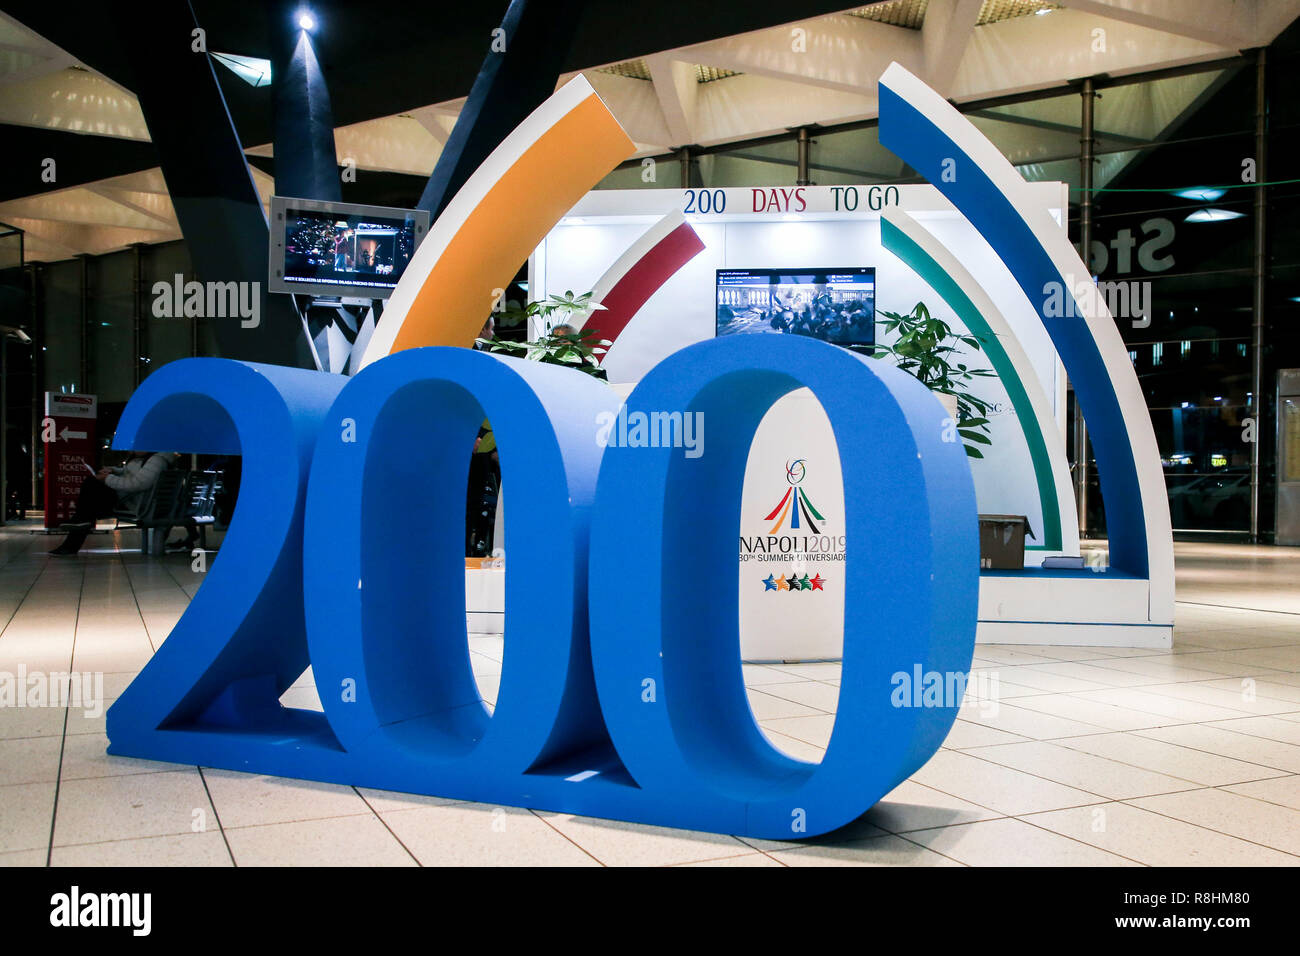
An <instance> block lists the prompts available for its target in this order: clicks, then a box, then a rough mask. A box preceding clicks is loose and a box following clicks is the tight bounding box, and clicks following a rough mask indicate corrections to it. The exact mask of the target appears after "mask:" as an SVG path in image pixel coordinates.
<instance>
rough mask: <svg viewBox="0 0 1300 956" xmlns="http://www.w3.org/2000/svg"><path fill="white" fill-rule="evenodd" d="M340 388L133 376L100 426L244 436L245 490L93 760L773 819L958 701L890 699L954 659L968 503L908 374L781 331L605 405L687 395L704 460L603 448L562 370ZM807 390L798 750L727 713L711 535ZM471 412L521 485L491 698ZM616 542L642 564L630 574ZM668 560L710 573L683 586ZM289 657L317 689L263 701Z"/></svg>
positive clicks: (820, 799)
mask: <svg viewBox="0 0 1300 956" xmlns="http://www.w3.org/2000/svg"><path fill="white" fill-rule="evenodd" d="M344 382H345V380H344V379H342V378H340V377H338V376H334V375H330V374H328V373H324V372H309V371H301V370H295V369H286V368H279V367H275V366H260V365H253V364H248V363H241V362H233V361H227V360H221V359H188V360H183V361H180V362H176V363H173V364H172V365H169V366H167V367H166V368H163V369H161V370H160V371H158V372H156V373H155V374H154V375H152V376H150V378H149V379H148V380H147V381H146V382H145V383H144V384H143V385H142V386H141V387H140V389H139V390H138V391H137V392H136V394H135V395H134V396H133V398H132V399H131V402H130V404H129V406H128V407H127V410H126V412H125V414H124V415H123V417H122V421H121V424H120V425H119V428H118V433H117V439H116V440H117V444H118V445H120V446H122V447H130V448H180V449H184V450H186V451H193V452H208V453H226V454H242V455H243V458H244V461H245V465H244V487H243V491H242V493H241V500H240V504H239V511H238V513H237V515H236V517H235V520H234V522H233V523H232V525H231V528H230V532H229V534H228V536H227V538H226V541H225V545H224V547H223V549H222V557H221V560H220V561H219V562H217V563H216V564H215V565H214V566H213V569H212V571H211V572H210V573H209V575H208V580H207V581H206V582H205V584H204V586H203V587H202V588H201V589H200V590H199V592H198V594H197V595H196V596H195V598H194V600H193V602H192V603H191V604H190V607H189V609H188V610H187V611H186V613H185V615H184V616H183V617H182V618H181V620H180V622H179V623H178V624H177V625H176V628H175V630H174V631H173V632H172V634H171V636H170V637H169V638H168V639H167V641H166V642H165V643H164V644H163V645H162V646H161V647H160V648H159V650H158V653H157V654H156V655H155V656H154V657H153V659H152V660H151V661H150V662H149V664H148V665H147V666H146V667H145V668H144V670H143V671H142V672H141V673H140V676H139V677H137V678H136V680H135V682H134V683H132V685H131V686H130V687H129V688H128V689H127V690H126V692H125V693H124V694H123V695H122V697H121V698H120V699H119V700H118V701H117V703H116V704H114V706H113V707H112V708H111V709H110V710H109V714H108V734H109V738H110V741H111V744H110V747H109V751H110V753H116V754H127V755H131V756H136V757H149V758H153V759H157V760H171V761H176V762H183V763H191V764H194V763H197V764H202V765H204V766H211V767H222V768H227V769H232V770H248V771H253V772H258V773H269V774H276V775H280V776H290V777H303V778H308V779H314V780H325V781H333V782H337V783H348V784H357V785H365V786H370V787H379V788H384V789H391V790H401V791H408V792H419V793H432V794H437V795H440V796H446V797H454V798H460V799H466V800H478V801H483V802H490V803H496V804H503V803H504V804H512V805H522V806H529V807H536V808H545V809H552V810H563V811H568V812H574V813H582V814H588V815H594V816H604V817H613V818H618V819H625V820H636V821H641V822H647V823H656V824H662V825H666V826H677V827H688V828H694V829H703V830H714V831H719V832H727V833H736V834H744V835H749V836H755V837H766V838H780V837H784V838H787V839H788V838H790V837H792V836H794V837H800V836H811V835H815V834H818V833H823V832H826V831H829V830H833V829H835V828H837V827H839V826H842V825H844V824H845V823H848V822H849V821H851V820H853V819H854V818H856V817H857V816H859V815H860V814H861V813H863V812H864V811H865V810H867V809H868V808H869V807H870V806H871V805H872V804H874V803H875V802H876V801H877V800H879V799H880V797H882V796H883V795H885V794H886V793H888V792H889V791H890V790H891V789H893V788H894V787H895V786H897V785H898V784H899V783H900V782H902V781H903V780H904V779H906V778H907V777H908V776H909V775H910V774H911V773H912V772H914V771H915V770H916V769H917V768H918V767H920V765H921V764H922V763H924V761H925V760H926V759H928V758H929V756H930V755H931V754H933V753H934V751H935V750H937V749H938V747H939V745H940V743H941V742H942V740H943V738H944V737H945V736H946V734H947V732H948V730H949V728H950V727H951V725H952V721H953V720H954V718H955V716H956V713H957V707H958V705H959V704H960V703H961V701H960V699H959V698H958V699H953V698H952V697H951V696H948V697H939V698H936V699H933V700H932V699H930V698H929V697H927V699H926V704H927V705H928V706H916V707H914V706H901V707H900V706H895V704H896V703H897V700H896V699H894V698H893V691H894V689H895V685H894V680H893V679H894V675H896V674H898V673H904V674H908V675H911V674H913V673H915V672H916V670H917V668H919V669H920V672H921V673H924V674H925V675H927V676H930V675H936V676H937V679H938V681H939V682H943V681H944V679H945V678H950V677H951V676H952V675H958V674H963V673H964V672H965V671H967V670H968V669H969V667H970V661H971V654H972V650H973V647H974V634H975V606H976V599H977V588H978V581H977V567H978V560H977V542H976V524H975V495H974V488H973V485H972V482H971V478H970V472H969V470H968V468H967V465H966V461H965V455H964V453H963V451H962V447H961V445H960V444H959V443H955V442H944V441H943V440H942V435H943V427H942V423H943V419H944V415H945V412H944V410H943V408H942V406H941V405H940V404H939V403H938V402H937V401H936V400H935V399H934V398H933V396H931V395H930V394H929V392H928V391H927V390H926V389H925V388H924V387H923V386H922V385H920V384H919V383H918V382H917V381H916V380H915V379H913V378H911V377H910V376H908V375H906V374H905V373H903V372H899V371H897V370H896V369H893V368H890V367H887V366H884V365H882V364H881V363H877V362H874V361H871V360H868V359H865V358H862V357H860V356H858V355H855V354H853V353H850V352H846V351H843V350H840V349H838V348H836V347H834V346H831V345H827V344H824V343H821V342H817V341H813V340H810V339H799V338H795V337H786V336H779V337H777V336H753V337H741V338H739V339H735V340H715V341H709V342H705V343H701V344H699V345H694V346H691V347H690V348H687V349H684V350H682V351H681V352H678V353H677V354H675V355H673V356H671V357H670V358H668V359H667V360H665V361H664V362H663V363H661V364H660V365H659V366H658V367H656V368H655V369H653V370H652V371H651V372H650V374H649V375H647V376H646V377H645V379H644V380H642V382H641V383H640V384H639V385H638V386H637V387H636V389H635V390H634V391H633V392H632V394H631V395H630V396H629V398H628V400H627V403H628V406H629V409H630V410H631V411H636V410H640V411H644V412H647V413H648V412H652V411H680V412H682V413H693V412H701V413H703V415H704V421H705V422H706V427H707V431H706V434H707V443H706V445H705V449H704V454H703V455H701V456H699V457H698V458H687V457H685V455H684V454H683V451H682V450H681V449H675V448H668V447H665V448H641V447H636V448H631V447H609V448H605V449H603V450H602V449H601V447H600V446H599V445H598V444H597V442H596V431H597V428H598V424H597V422H598V415H599V414H600V413H601V412H609V411H613V410H615V409H616V408H617V405H618V402H617V399H616V398H615V397H614V396H613V393H611V392H610V391H609V390H608V389H607V388H606V387H605V386H604V385H602V384H601V383H599V382H597V381H595V380H593V379H590V378H589V377H587V376H584V375H581V374H576V373H573V372H571V371H569V370H567V369H562V368H557V367H552V366H546V365H541V364H539V363H532V362H525V361H518V360H513V359H503V358H498V357H496V356H494V355H488V354H484V353H480V352H472V351H469V350H465V349H455V348H421V349H411V350H407V351H404V352H400V353H398V354H395V355H392V356H389V357H387V358H385V359H382V360H380V361H378V362H375V363H373V364H372V365H370V366H369V367H367V368H366V369H364V370H363V371H362V372H361V373H360V374H358V375H357V376H356V377H355V378H353V379H350V380H346V384H344ZM803 386H807V387H809V388H811V389H812V390H813V392H814V393H815V394H816V395H817V397H818V398H819V399H820V401H821V403H822V405H823V406H824V408H825V409H826V413H827V416H828V417H829V419H830V421H831V425H832V427H833V429H834V432H835V437H836V440H837V443H838V444H839V448H840V458H841V462H842V466H843V470H844V499H845V511H846V515H845V524H846V527H847V533H848V535H849V537H850V539H851V540H852V541H853V542H854V547H855V553H856V554H857V555H858V557H856V558H855V559H854V560H852V561H850V562H849V563H848V565H847V568H846V573H847V582H846V592H845V602H846V614H845V620H846V624H845V632H844V671H843V682H842V685H841V689H840V703H839V712H838V715H837V717H836V721H835V729H834V733H833V735H832V737H831V740H830V744H829V747H828V749H827V751H826V756H825V758H824V759H823V760H822V761H821V763H820V764H812V763H806V762H804V761H800V760H795V759H792V758H790V757H787V756H785V755H784V754H782V753H780V752H779V751H777V750H775V749H774V748H773V747H772V746H771V745H770V744H769V743H768V742H767V741H766V740H765V739H764V737H763V736H762V734H761V732H760V731H759V728H758V726H757V725H756V724H755V722H754V718H753V716H752V714H751V713H750V711H749V707H748V703H747V701H746V698H745V691H744V684H743V681H742V677H741V668H740V656H739V635H738V614H737V586H736V579H735V574H736V573H737V572H736V564H735V561H734V555H732V554H731V553H730V552H729V551H728V546H729V544H730V542H731V540H732V537H733V536H734V533H735V529H736V527H737V525H738V522H739V508H740V491H741V478H742V474H743V470H744V464H745V459H746V455H747V452H748V448H749V443H750V440H751V438H752V436H753V433H754V430H755V428H756V427H757V425H758V422H759V419H760V418H761V417H762V415H763V413H764V412H765V411H766V409H767V408H768V407H770V406H771V404H772V403H773V402H774V401H776V399H778V398H779V397H781V396H782V395H783V394H785V393H787V392H789V391H791V390H793V389H795V388H799V387H803ZM485 416H486V417H488V418H490V419H491V420H492V423H493V427H494V429H495V430H496V434H497V436H498V439H499V442H500V453H501V461H502V469H503V471H505V472H506V473H514V474H527V475H529V477H530V486H531V487H530V491H529V493H528V495H527V497H526V499H525V497H520V498H519V499H517V500H518V501H519V504H517V505H512V507H511V510H510V516H509V519H508V521H509V524H508V527H507V532H506V533H507V536H508V537H509V539H510V541H511V542H512V544H511V559H512V562H514V566H515V567H517V568H518V570H517V571H516V572H515V573H513V574H510V575H508V576H507V584H506V588H507V590H506V613H507V616H508V618H509V620H510V622H511V624H510V628H511V630H510V641H509V644H508V646H507V649H506V652H505V655H504V661H503V664H502V675H501V689H500V696H499V698H498V702H497V707H496V709H495V711H494V712H493V713H492V714H491V715H489V714H488V712H487V709H486V707H485V706H484V704H483V702H482V701H481V700H480V698H479V694H478V690H477V687H476V685H475V682H474V678H473V675H472V672H471V670H470V663H469V653H468V649H467V646H466V642H465V614H464V610H465V606H464V584H463V573H464V572H463V564H462V558H461V546H460V545H461V537H462V535H463V521H464V517H463V513H462V512H461V510H460V509H461V507H462V502H461V501H460V500H458V499H459V496H450V497H447V496H443V495H439V494H436V493H435V492H434V489H437V488H448V487H450V488H456V487H463V486H464V483H465V481H466V477H467V467H468V466H467V458H468V455H467V454H466V452H467V450H468V448H469V445H470V443H471V442H472V440H473V435H474V432H475V430H476V428H477V427H478V424H479V423H480V422H481V421H482V420H483V418H484V417H485ZM602 452H603V453H602ZM340 501H341V502H343V505H342V506H340V505H339V502H340ZM629 554H637V555H641V556H644V557H649V558H650V561H649V562H648V564H649V566H650V567H651V568H653V569H654V570H653V571H652V572H651V573H649V574H645V575H642V576H639V577H637V576H629V575H628V574H627V573H626V566H627V557H628V555H629ZM729 559H730V560H729ZM687 562H689V563H690V564H691V565H692V566H694V567H697V568H699V567H705V568H714V569H716V575H717V579H716V580H715V581H713V582H711V584H710V586H709V587H707V588H700V587H688V586H684V585H685V582H683V581H682V579H681V568H682V567H683V566H684V565H685V564H686V563H687ZM308 664H311V666H312V667H313V672H314V675H315V678H316V683H317V688H318V690H319V692H320V697H321V701H322V703H323V705H324V713H317V712H312V711H305V710H298V709H293V708H286V707H283V706H282V705H281V704H280V703H279V697H280V695H281V694H282V693H283V692H284V691H285V690H286V689H287V688H288V687H289V686H290V685H291V684H292V683H293V682H294V681H295V680H296V679H297V678H298V677H299V675H300V674H301V673H302V671H303V670H304V669H305V668H306V667H307V665H308Z"/></svg>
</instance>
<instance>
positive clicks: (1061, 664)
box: [1016, 661, 1151, 690]
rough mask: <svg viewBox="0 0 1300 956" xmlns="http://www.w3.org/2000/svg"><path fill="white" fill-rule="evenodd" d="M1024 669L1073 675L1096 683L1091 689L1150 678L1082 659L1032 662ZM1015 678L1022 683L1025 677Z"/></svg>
mask: <svg viewBox="0 0 1300 956" xmlns="http://www.w3.org/2000/svg"><path fill="white" fill-rule="evenodd" d="M1025 670H1026V671H1032V672H1034V673H1038V674H1055V675H1057V676H1059V677H1073V678H1075V679H1076V680H1082V681H1087V682H1088V683H1090V684H1095V685H1097V686H1096V687H1094V688H1090V689H1092V690H1096V689H1099V688H1102V687H1136V686H1139V685H1141V684H1149V683H1151V679H1150V678H1149V677H1146V676H1144V675H1142V674H1130V673H1128V672H1127V671H1121V670H1116V669H1115V668H1113V667H1101V666H1099V665H1097V664H1092V663H1085V662H1082V661H1052V662H1050V663H1047V664H1034V665H1032V666H1031V667H1026V668H1025ZM1016 680H1018V681H1020V682H1021V683H1024V682H1025V681H1026V678H1025V676H1024V675H1022V674H1017V676H1016Z"/></svg>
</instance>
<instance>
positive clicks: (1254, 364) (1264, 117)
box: [1250, 49, 1268, 543]
mask: <svg viewBox="0 0 1300 956" xmlns="http://www.w3.org/2000/svg"><path fill="white" fill-rule="evenodd" d="M1266 66H1267V62H1266V54H1265V51H1264V50H1263V49H1260V50H1257V51H1256V52H1255V183H1256V185H1255V210H1254V211H1255V264H1254V265H1255V276H1254V278H1255V295H1254V302H1253V303H1252V304H1253V306H1254V308H1253V309H1252V311H1253V312H1254V318H1253V321H1252V325H1251V336H1250V347H1251V360H1250V414H1251V417H1252V418H1254V419H1255V431H1256V436H1255V441H1253V442H1251V443H1250V540H1251V542H1252V543H1258V542H1259V432H1260V431H1261V430H1262V428H1263V422H1262V421H1261V414H1260V412H1261V410H1262V409H1263V404H1262V396H1263V392H1264V277H1265V274H1266V271H1267V268H1268V258H1267V249H1266V248H1265V246H1266V243H1267V239H1268V233H1267V229H1266V227H1267V213H1268V204H1267V197H1266V195H1265V186H1264V183H1266V182H1268V174H1267V171H1266V167H1267V164H1268V88H1267V84H1266V75H1265V74H1266Z"/></svg>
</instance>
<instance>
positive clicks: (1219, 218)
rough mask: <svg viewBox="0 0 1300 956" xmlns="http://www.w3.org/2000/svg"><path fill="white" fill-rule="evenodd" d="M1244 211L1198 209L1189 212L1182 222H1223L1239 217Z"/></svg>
mask: <svg viewBox="0 0 1300 956" xmlns="http://www.w3.org/2000/svg"><path fill="white" fill-rule="evenodd" d="M1244 215H1245V213H1242V212H1234V211H1233V210H1231V209H1198V210H1196V211H1195V212H1193V213H1191V214H1189V215H1188V216H1187V218H1186V219H1184V220H1183V222H1225V221H1227V220H1229V219H1240V218H1241V217H1242V216H1244Z"/></svg>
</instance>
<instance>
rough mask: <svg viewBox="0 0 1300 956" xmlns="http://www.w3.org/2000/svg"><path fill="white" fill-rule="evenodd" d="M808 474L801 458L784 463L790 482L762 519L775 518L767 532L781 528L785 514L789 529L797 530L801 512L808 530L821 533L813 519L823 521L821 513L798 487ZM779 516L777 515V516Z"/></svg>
mask: <svg viewBox="0 0 1300 956" xmlns="http://www.w3.org/2000/svg"><path fill="white" fill-rule="evenodd" d="M807 474H808V462H807V460H806V459H803V458H796V459H794V460H793V461H787V462H786V463H785V480H786V481H788V482H789V483H790V487H789V488H787V489H786V490H785V495H784V497H782V498H781V500H780V501H779V502H777V506H776V507H775V508H773V509H772V512H771V514H769V515H768V516H767V517H766V518H764V519H763V520H764V521H771V520H772V519H773V518H776V524H774V525H772V530H771V531H769V532H768V534H776V533H777V532H778V531H780V530H781V525H783V524H784V523H785V518H786V515H789V516H790V530H791V531H798V530H799V513H800V512H803V517H804V521H805V522H807V524H808V530H809V531H811V532H812V533H813V534H821V532H820V531H819V530H818V529H817V525H815V524H814V523H813V519H814V518H815V519H817V520H818V521H825V520H826V519H825V518H824V517H822V515H821V513H820V512H819V511H818V510H817V509H816V508H815V507H814V506H813V503H812V502H811V501H809V500H808V493H807V492H806V491H804V490H803V489H802V488H800V487H799V483H800V482H801V481H803V480H804V477H805V476H806V475H807ZM778 515H779V516H780V517H777V516H778Z"/></svg>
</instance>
